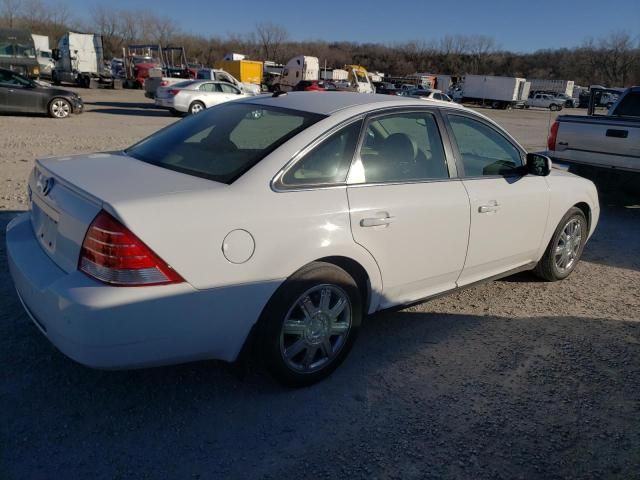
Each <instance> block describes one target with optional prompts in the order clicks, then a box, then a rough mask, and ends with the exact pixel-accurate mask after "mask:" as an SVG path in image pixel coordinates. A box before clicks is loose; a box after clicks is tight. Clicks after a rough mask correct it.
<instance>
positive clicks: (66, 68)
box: [51, 32, 121, 88]
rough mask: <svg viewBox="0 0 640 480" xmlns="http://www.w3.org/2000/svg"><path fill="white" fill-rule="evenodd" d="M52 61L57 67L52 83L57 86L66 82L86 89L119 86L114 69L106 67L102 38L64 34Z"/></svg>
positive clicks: (87, 34) (54, 51)
mask: <svg viewBox="0 0 640 480" xmlns="http://www.w3.org/2000/svg"><path fill="white" fill-rule="evenodd" d="M53 59H54V60H55V61H56V66H55V68H54V69H53V72H52V74H51V79H52V80H53V83H54V84H55V85H60V83H63V82H64V83H72V84H74V85H78V86H80V87H85V88H96V87H98V86H108V87H115V86H116V83H117V82H114V79H113V77H112V75H111V68H109V67H107V66H106V65H105V64H104V55H103V49H102V36H100V35H96V34H93V33H76V32H67V33H65V34H64V35H63V36H62V38H61V39H60V42H59V43H58V48H56V49H54V50H53ZM118 82H120V81H118ZM120 83H121V82H120ZM118 86H120V84H119V85H118Z"/></svg>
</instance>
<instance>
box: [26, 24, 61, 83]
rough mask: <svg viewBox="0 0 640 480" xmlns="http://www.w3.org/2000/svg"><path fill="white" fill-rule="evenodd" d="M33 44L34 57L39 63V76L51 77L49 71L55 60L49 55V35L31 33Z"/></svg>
mask: <svg viewBox="0 0 640 480" xmlns="http://www.w3.org/2000/svg"><path fill="white" fill-rule="evenodd" d="M31 37H32V38H33V45H34V46H35V47H36V59H37V60H38V64H39V65H40V76H41V77H44V78H51V72H52V71H53V68H54V67H55V66H56V62H55V61H54V60H53V58H52V57H51V48H50V47H49V37H47V36H46V35H36V34H35V33H32V34H31Z"/></svg>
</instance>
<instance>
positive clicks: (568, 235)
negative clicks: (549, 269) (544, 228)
mask: <svg viewBox="0 0 640 480" xmlns="http://www.w3.org/2000/svg"><path fill="white" fill-rule="evenodd" d="M581 245H582V221H581V220H580V219H579V218H576V217H573V218H570V219H569V221H568V222H567V223H566V224H565V226H564V228H563V229H562V233H561V234H560V236H559V237H558V242H557V243H556V246H555V250H554V262H555V265H556V268H557V269H558V271H559V272H560V273H561V274H564V273H566V272H568V271H570V270H571V269H572V268H573V267H574V265H575V263H576V261H577V258H578V253H579V252H580V246H581Z"/></svg>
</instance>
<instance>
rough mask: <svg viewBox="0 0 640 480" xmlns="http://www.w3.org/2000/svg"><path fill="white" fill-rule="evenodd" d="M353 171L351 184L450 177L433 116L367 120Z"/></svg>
mask: <svg viewBox="0 0 640 480" xmlns="http://www.w3.org/2000/svg"><path fill="white" fill-rule="evenodd" d="M352 171H353V174H350V176H349V177H350V178H349V182H350V183H379V182H402V181H415V180H426V179H443V178H449V170H448V167H447V161H446V157H445V154H444V148H443V146H442V140H441V138H440V132H439V130H438V125H437V123H436V120H435V118H434V116H433V115H432V114H431V113H429V112H407V113H397V114H392V115H387V116H384V117H379V118H376V119H374V120H372V121H370V122H369V124H368V126H367V129H366V131H365V138H364V142H363V144H362V147H361V149H360V154H359V157H358V160H357V161H356V163H355V164H354V167H353V169H352Z"/></svg>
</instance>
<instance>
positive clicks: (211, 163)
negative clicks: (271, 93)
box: [126, 102, 324, 184]
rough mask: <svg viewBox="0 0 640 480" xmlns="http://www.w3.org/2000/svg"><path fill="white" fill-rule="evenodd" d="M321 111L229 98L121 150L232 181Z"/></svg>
mask: <svg viewBox="0 0 640 480" xmlns="http://www.w3.org/2000/svg"><path fill="white" fill-rule="evenodd" d="M322 118H324V116H323V115H319V114H314V113H309V112H301V111H298V110H289V109H284V108H275V107H263V106H258V105H252V104H248V103H235V102H230V103H226V104H223V105H220V106H217V107H213V108H210V109H208V110H206V111H204V112H202V113H199V114H198V115H194V116H192V117H189V118H187V119H185V120H182V121H180V122H178V123H174V124H173V125H171V126H169V127H167V128H165V129H163V130H160V131H159V132H158V133H156V134H154V135H152V136H150V137H148V138H147V139H145V140H143V141H142V142H140V143H138V144H136V145H134V146H133V147H130V148H129V149H127V150H126V153H127V155H130V156H132V157H134V158H136V159H138V160H142V161H144V162H147V163H151V164H153V165H158V166H160V167H164V168H168V169H170V170H175V171H178V172H182V173H187V174H189V175H195V176H198V177H203V178H208V179H210V180H215V181H218V182H223V183H228V184H230V183H232V182H233V181H234V180H236V179H237V178H239V177H240V176H241V175H242V174H243V173H245V172H246V171H247V170H249V169H250V168H251V167H252V166H253V165H255V164H256V163H258V162H259V161H260V160H262V159H263V158H264V157H265V156H267V155H268V154H269V153H271V152H272V151H273V150H275V149H276V148H278V147H279V146H280V145H282V144H283V143H284V142H286V141H287V140H289V139H290V138H292V137H294V136H295V135H297V134H298V133H300V132H302V131H303V130H305V129H306V128H308V127H310V126H311V125H313V124H314V123H316V122H318V121H319V120H321V119H322Z"/></svg>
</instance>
